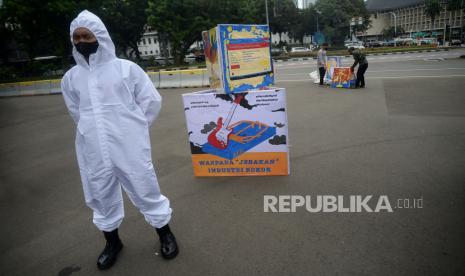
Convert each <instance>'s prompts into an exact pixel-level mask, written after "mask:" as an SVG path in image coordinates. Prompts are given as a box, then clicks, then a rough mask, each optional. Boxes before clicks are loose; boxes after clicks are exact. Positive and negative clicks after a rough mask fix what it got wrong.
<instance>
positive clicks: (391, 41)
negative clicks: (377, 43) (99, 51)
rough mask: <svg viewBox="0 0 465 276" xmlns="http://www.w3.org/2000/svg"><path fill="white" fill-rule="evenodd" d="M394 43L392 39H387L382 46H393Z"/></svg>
mask: <svg viewBox="0 0 465 276" xmlns="http://www.w3.org/2000/svg"><path fill="white" fill-rule="evenodd" d="M395 45H396V42H395V41H394V40H389V41H384V42H383V46H384V47H394V46H395Z"/></svg>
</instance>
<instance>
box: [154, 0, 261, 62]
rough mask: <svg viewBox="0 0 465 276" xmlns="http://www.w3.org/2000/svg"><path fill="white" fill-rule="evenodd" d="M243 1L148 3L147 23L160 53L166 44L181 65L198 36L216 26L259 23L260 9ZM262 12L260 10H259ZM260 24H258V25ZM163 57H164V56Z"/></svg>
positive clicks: (167, 1) (199, 37)
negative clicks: (151, 29)
mask: <svg viewBox="0 0 465 276" xmlns="http://www.w3.org/2000/svg"><path fill="white" fill-rule="evenodd" d="M259 3H261V1H260V2H258V1H247V0H236V1H233V0H217V1H212V0H149V1H148V8H147V15H148V24H149V25H150V26H151V27H152V28H153V29H155V30H156V31H157V33H158V36H159V39H160V42H161V48H162V50H164V49H166V45H167V44H168V42H169V44H170V46H171V54H172V55H173V57H174V59H175V62H176V63H178V64H179V63H182V61H183V59H184V55H185V54H186V53H187V50H188V49H189V47H190V46H191V45H192V44H193V43H194V42H196V41H200V40H201V33H202V31H204V30H208V29H210V28H212V27H214V26H215V25H217V24H220V23H232V24H240V23H252V24H254V23H255V24H257V23H263V21H261V20H262V18H264V17H262V16H260V14H263V16H264V12H263V13H261V8H262V6H261V5H260V4H259ZM263 11H264V9H263ZM260 21H261V22H260ZM165 56H166V55H165Z"/></svg>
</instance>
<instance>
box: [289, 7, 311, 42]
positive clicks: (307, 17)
mask: <svg viewBox="0 0 465 276" xmlns="http://www.w3.org/2000/svg"><path fill="white" fill-rule="evenodd" d="M316 16H317V14H316V10H315V8H314V6H313V5H312V6H310V7H309V8H306V9H303V10H300V11H299V14H298V17H297V20H296V21H297V22H296V23H295V25H294V26H293V28H292V29H291V31H290V33H291V36H292V37H293V38H295V39H298V40H300V41H303V38H304V36H306V35H312V34H313V33H315V32H316V31H317V29H316Z"/></svg>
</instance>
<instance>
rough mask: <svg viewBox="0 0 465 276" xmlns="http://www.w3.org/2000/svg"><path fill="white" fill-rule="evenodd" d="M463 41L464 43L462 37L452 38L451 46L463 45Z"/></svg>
mask: <svg viewBox="0 0 465 276" xmlns="http://www.w3.org/2000/svg"><path fill="white" fill-rule="evenodd" d="M462 43H463V41H462V40H460V39H452V40H451V41H450V45H451V46H460V45H462Z"/></svg>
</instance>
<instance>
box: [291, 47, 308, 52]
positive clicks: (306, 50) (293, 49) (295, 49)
mask: <svg viewBox="0 0 465 276" xmlns="http://www.w3.org/2000/svg"><path fill="white" fill-rule="evenodd" d="M311 51H312V50H310V49H309V48H307V47H292V48H291V53H310V52H311Z"/></svg>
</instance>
